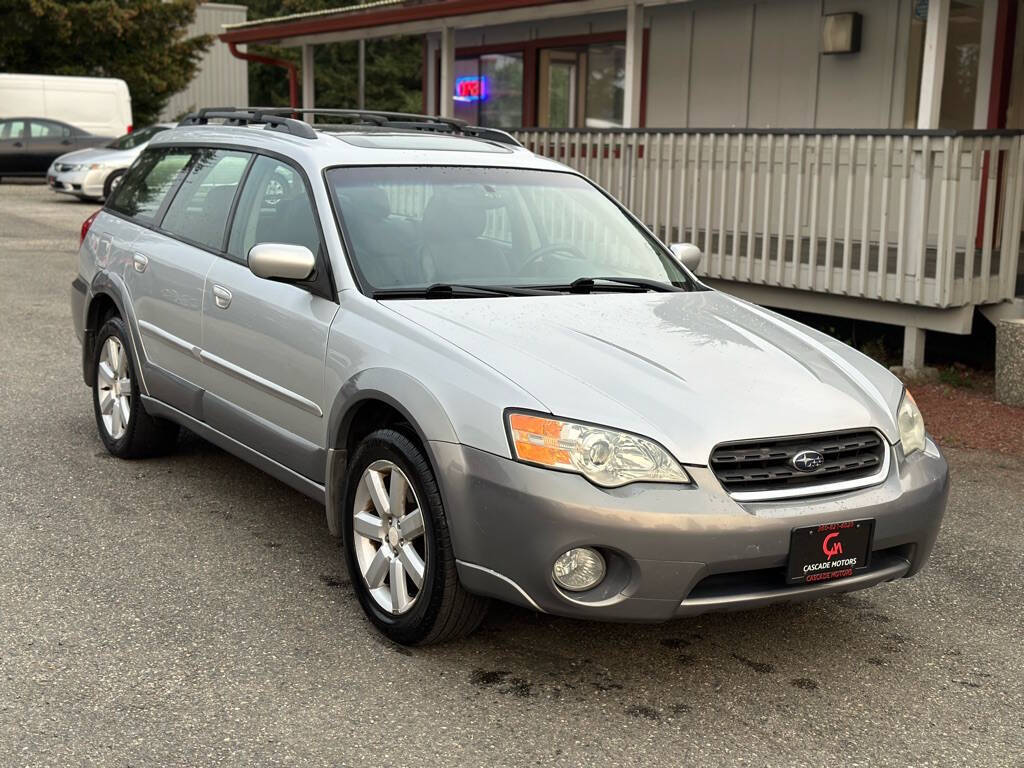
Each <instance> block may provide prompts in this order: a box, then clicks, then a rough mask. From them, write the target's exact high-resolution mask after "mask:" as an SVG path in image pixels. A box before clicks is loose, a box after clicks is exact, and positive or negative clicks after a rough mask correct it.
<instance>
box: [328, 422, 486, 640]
mask: <svg viewBox="0 0 1024 768" xmlns="http://www.w3.org/2000/svg"><path fill="white" fill-rule="evenodd" d="M348 477H349V482H348V483H347V484H346V492H345V499H344V502H343V503H344V505H345V506H344V512H345V514H344V521H345V522H344V528H345V530H344V537H345V556H346V560H347V564H348V569H349V575H350V576H351V579H352V584H353V586H354V588H355V590H356V595H357V596H358V598H359V602H360V604H361V605H362V607H363V610H364V611H365V612H366V615H367V616H368V617H369V618H370V621H372V622H373V624H374V625H375V626H376V627H377V628H378V629H379V630H380V631H381V632H383V633H384V634H385V635H387V636H388V637H389V638H390V639H392V640H394V641H395V642H397V643H402V644H404V645H429V644H432V643H441V642H445V641H447V640H453V639H456V638H459V637H464V636H466V635H468V634H469V633H470V632H472V631H473V630H474V629H476V627H477V626H478V625H479V624H480V621H481V620H482V619H483V617H484V614H485V613H486V611H487V600H486V598H482V597H478V596H477V595H471V594H470V593H468V592H466V591H465V590H464V589H463V588H462V585H461V584H460V583H459V578H458V573H457V571H456V567H455V555H454V554H453V552H452V546H451V539H450V537H449V533H448V523H447V518H446V517H445V511H444V506H443V504H442V503H441V494H440V492H439V491H438V487H437V481H436V479H435V478H434V473H433V470H432V469H431V467H430V463H429V462H428V461H427V459H426V457H425V456H424V455H423V452H422V450H421V449H420V448H419V446H417V445H416V444H415V443H414V442H413V441H412V440H410V439H409V438H408V437H406V436H405V435H403V434H401V433H400V432H397V431H395V430H391V429H382V430H378V431H377V432H374V433H372V434H371V435H369V436H368V437H367V438H366V439H365V440H363V442H362V443H360V445H359V447H358V448H357V449H356V451H355V454H354V455H353V457H352V464H351V465H350V468H349V475H348Z"/></svg>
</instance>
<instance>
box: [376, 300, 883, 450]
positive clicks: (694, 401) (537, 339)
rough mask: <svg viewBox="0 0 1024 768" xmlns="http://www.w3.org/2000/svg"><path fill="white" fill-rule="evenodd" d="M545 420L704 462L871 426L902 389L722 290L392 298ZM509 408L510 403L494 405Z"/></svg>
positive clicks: (843, 351)
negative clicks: (752, 445) (715, 451)
mask: <svg viewBox="0 0 1024 768" xmlns="http://www.w3.org/2000/svg"><path fill="white" fill-rule="evenodd" d="M387 306H388V307H389V308H390V309H392V310H393V311H395V312H397V313H399V314H400V315H402V316H404V317H405V318H407V319H408V320H410V321H412V322H415V323H417V324H418V325H420V326H422V327H424V328H426V329H428V330H430V331H432V332H434V333H436V334H437V335H438V336H440V337H442V338H444V339H447V340H448V341H449V342H450V343H451V344H454V345H455V346H457V347H459V348H461V349H463V350H464V351H466V352H468V353H469V354H471V355H473V356H475V357H477V358H478V359H480V360H481V361H482V362H484V363H486V364H487V365H488V366H490V367H491V368H493V369H494V370H496V371H497V372H499V373H501V374H502V375H504V376H505V377H507V378H509V379H511V380H512V381H514V382H516V383H517V384H518V385H520V386H521V387H522V388H523V389H525V390H526V391H527V392H529V393H530V394H531V395H532V396H533V397H534V398H536V399H537V400H538V401H540V402H541V403H543V404H544V406H545V407H546V408H547V409H548V410H549V411H550V412H551V413H553V414H555V415H557V416H561V417H564V418H569V419H578V420H581V421H588V422H593V423H598V424H603V425H605V426H610V427H615V428H618V429H624V430H628V431H631V432H636V433H639V434H642V435H646V436H647V437H650V438H652V439H655V440H657V441H658V442H660V443H662V444H663V445H664V446H665V447H666V448H668V449H669V450H670V451H671V452H672V453H673V454H674V455H675V456H676V457H677V458H678V459H679V460H680V461H681V462H684V463H689V464H706V463H707V461H708V457H709V455H710V453H711V449H712V448H713V447H714V446H715V445H716V444H718V443H720V442H723V441H727V440H743V439H750V438H761V437H778V436H783V435H800V434H807V433H813V432H824V431H829V430H838V429H849V428H863V427H877V428H878V429H879V430H880V431H881V432H882V433H883V434H884V435H885V436H886V437H887V438H888V439H889V440H890V441H891V442H895V441H896V440H898V430H897V427H896V424H895V418H894V414H895V411H896V409H897V407H898V405H899V398H900V396H901V394H902V385H901V384H900V382H899V380H898V379H896V378H895V377H894V376H893V375H892V374H890V373H889V372H888V371H887V370H885V369H884V368H882V367H881V366H879V365H877V364H876V363H874V362H872V361H871V360H869V359H868V358H866V357H864V356H863V355H861V354H860V353H859V352H856V351H855V350H853V349H851V348H849V347H847V346H845V345H843V344H840V343H838V342H836V341H834V340H832V339H829V338H828V337H825V336H823V335H822V334H819V333H817V332H816V331H812V330H811V329H808V328H805V327H804V326H801V325H800V324H798V323H795V322H793V321H791V320H788V319H787V318H783V317H781V316H779V315H776V314H774V313H772V312H769V311H767V310H763V309H761V308H759V307H756V306H754V305H751V304H747V303H746V302H742V301H740V300H738V299H734V298H732V297H730V296H727V295H725V294H722V293H719V292H717V291H700V292H693V293H644V294H591V295H578V296H577V295H571V296H568V295H560V296H550V297H546V296H545V297H512V298H494V299H446V300H413V301H407V300H406V301H403V300H392V301H389V302H387ZM502 405H503V406H504V407H516V406H517V405H521V404H518V403H503V404H502Z"/></svg>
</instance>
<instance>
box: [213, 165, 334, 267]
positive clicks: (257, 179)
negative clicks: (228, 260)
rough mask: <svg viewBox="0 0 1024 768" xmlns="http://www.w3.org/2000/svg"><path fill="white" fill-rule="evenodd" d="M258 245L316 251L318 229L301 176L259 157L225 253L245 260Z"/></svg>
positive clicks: (248, 181)
mask: <svg viewBox="0 0 1024 768" xmlns="http://www.w3.org/2000/svg"><path fill="white" fill-rule="evenodd" d="M259 243H286V244H288V245H304V246H305V247H306V248H309V250H310V251H312V252H313V253H314V254H315V253H317V251H318V250H319V249H320V230H319V229H318V228H317V226H316V219H315V217H314V215H313V204H312V203H311V201H310V199H309V194H308V192H307V191H306V185H305V183H304V181H303V179H302V175H301V174H300V173H299V172H298V171H297V170H295V169H294V168H292V167H291V166H290V165H288V164H286V163H282V162H281V161H279V160H274V159H273V158H270V157H265V156H262V155H261V156H259V157H257V158H256V160H255V161H254V162H253V164H252V169H251V170H250V171H249V175H248V176H247V177H246V180H245V186H244V187H243V188H242V196H241V197H240V198H239V200H238V208H237V210H236V211H235V218H234V222H233V223H232V225H231V237H230V239H229V241H228V253H229V254H230V255H232V256H234V257H235V258H237V259H238V260H240V261H243V262H244V261H246V260H247V259H248V256H249V251H250V250H251V249H252V247H253V246H254V245H258V244H259Z"/></svg>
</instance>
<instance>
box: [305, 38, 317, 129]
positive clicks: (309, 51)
mask: <svg viewBox="0 0 1024 768" xmlns="http://www.w3.org/2000/svg"><path fill="white" fill-rule="evenodd" d="M315 107H316V104H315V99H314V87H313V46H312V45H304V46H302V108H303V109H314V108H315ZM314 117H315V116H314V115H306V116H305V118H306V122H307V123H313V122H314Z"/></svg>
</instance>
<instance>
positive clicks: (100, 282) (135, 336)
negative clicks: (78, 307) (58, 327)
mask: <svg viewBox="0 0 1024 768" xmlns="http://www.w3.org/2000/svg"><path fill="white" fill-rule="evenodd" d="M99 296H106V297H107V298H109V299H110V300H111V301H113V302H114V306H115V307H117V312H118V314H119V315H120V316H121V319H122V320H123V321H124V323H125V325H127V326H128V338H129V341H130V342H131V345H132V355H133V356H134V358H135V367H136V368H137V369H138V370H137V371H136V372H135V374H136V376H138V379H139V389H140V390H141V391H142V394H144V395H147V396H148V395H149V387H148V386H147V385H146V375H145V372H144V371H143V369H144V368H145V366H146V362H147V360H146V356H145V351H146V348H145V346H144V345H143V343H142V337H141V335H140V334H139V323H138V318H136V317H135V310H134V309H133V307H132V303H131V300H130V297H129V294H128V286H127V285H125V282H124V280H123V279H122V278H121V277H120V275H116V274H114V273H112V272H108V271H106V270H101V271H99V272H97V273H96V275H95V276H94V277H93V279H92V283H91V284H90V285H89V291H88V295H87V296H86V297H85V318H84V320H83V328H84V332H85V334H86V338H89V334H90V332H91V334H92V338H93V340H94V344H93V345H88V344H84V343H83V344H82V370H83V373H84V375H85V377H86V384H88V385H89V386H92V381H91V380H90V374H91V371H90V370H89V368H90V365H91V362H92V357H93V355H92V354H91V353H92V352H93V349H92V348H91V347H93V346H94V345H95V335H96V333H97V332H99V328H90V327H89V325H90V323H89V316H90V315H91V314H92V307H93V303H94V302H95V301H96V299H97V297H99Z"/></svg>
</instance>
